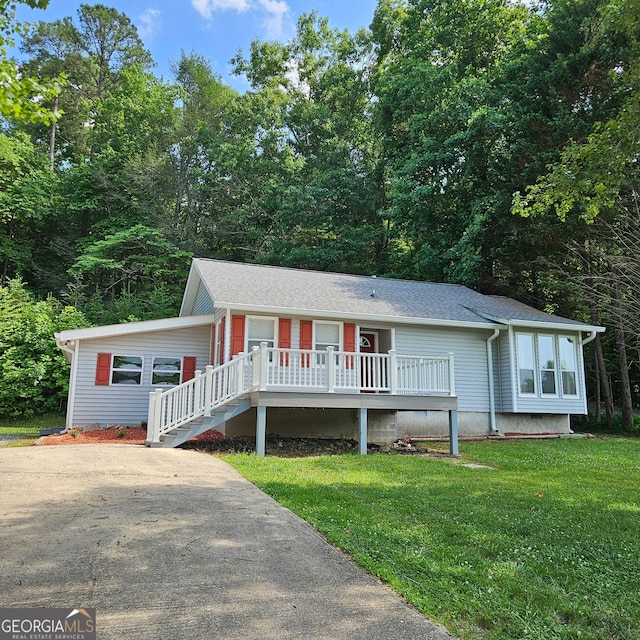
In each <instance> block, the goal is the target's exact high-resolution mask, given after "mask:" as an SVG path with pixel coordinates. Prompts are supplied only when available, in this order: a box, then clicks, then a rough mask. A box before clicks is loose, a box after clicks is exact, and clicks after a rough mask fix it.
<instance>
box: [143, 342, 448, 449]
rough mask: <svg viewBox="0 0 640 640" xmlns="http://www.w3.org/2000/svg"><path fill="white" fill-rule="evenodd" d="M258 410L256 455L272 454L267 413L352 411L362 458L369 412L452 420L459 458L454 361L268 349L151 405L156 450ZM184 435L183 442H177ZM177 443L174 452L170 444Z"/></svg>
mask: <svg viewBox="0 0 640 640" xmlns="http://www.w3.org/2000/svg"><path fill="white" fill-rule="evenodd" d="M250 407H255V409H256V451H257V454H258V455H259V456H264V454H265V441H266V427H267V410H268V408H269V407H280V408H287V407H290V408H309V409H311V408H323V409H328V408H347V409H355V410H356V411H357V415H358V436H359V451H360V453H361V454H366V451H367V425H368V419H367V415H368V411H369V410H370V409H385V410H425V411H426V410H432V411H433V410H437V411H448V412H449V431H450V452H451V453H452V455H457V453H458V444H457V441H458V438H457V397H456V395H455V380H454V358H453V354H452V353H450V354H448V356H446V357H428V356H419V355H404V354H403V355H400V354H397V353H396V352H395V351H393V350H392V351H389V352H388V353H385V354H379V353H357V352H341V351H335V350H334V349H333V348H331V347H329V348H328V349H326V350H322V351H312V350H301V349H281V348H274V347H269V346H268V345H267V344H266V343H262V344H261V345H260V346H259V347H255V348H254V349H253V351H252V352H251V353H241V354H239V355H237V356H235V357H234V358H233V360H232V361H231V362H228V363H226V364H223V365H221V366H219V367H215V368H214V367H212V366H209V367H207V368H206V370H205V371H204V372H200V371H197V372H196V375H195V377H194V378H193V379H191V380H189V381H187V382H185V383H183V384H181V385H179V386H177V387H173V388H171V389H169V390H166V391H163V390H162V389H156V390H155V391H153V392H151V394H150V399H149V418H148V422H147V445H148V446H177V444H180V443H181V442H185V441H186V440H188V439H189V438H191V437H194V436H195V435H198V433H202V432H203V431H204V430H206V429H208V428H216V425H218V426H219V425H224V421H225V420H226V419H227V418H228V417H230V416H231V413H230V412H231V411H233V412H234V415H237V414H238V413H239V412H241V411H245V410H247V409H248V408H250ZM177 435H180V437H179V438H178V437H176V436H177ZM167 443H171V444H167Z"/></svg>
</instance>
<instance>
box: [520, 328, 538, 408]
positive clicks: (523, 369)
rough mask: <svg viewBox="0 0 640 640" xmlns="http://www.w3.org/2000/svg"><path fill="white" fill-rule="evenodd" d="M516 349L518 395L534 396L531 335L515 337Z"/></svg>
mask: <svg viewBox="0 0 640 640" xmlns="http://www.w3.org/2000/svg"><path fill="white" fill-rule="evenodd" d="M517 349H518V381H519V383H520V393H521V394H524V395H528V394H535V392H536V382H535V351H534V342H533V335H532V334H530V333H519V334H518V336H517Z"/></svg>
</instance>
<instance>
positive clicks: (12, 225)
mask: <svg viewBox="0 0 640 640" xmlns="http://www.w3.org/2000/svg"><path fill="white" fill-rule="evenodd" d="M60 231H61V230H60V228H59V217H58V211H57V209H56V207H55V177H54V176H53V175H52V174H51V172H50V171H48V169H47V166H46V160H45V159H44V158H43V157H42V156H41V155H40V154H39V153H38V150H37V148H36V147H35V146H34V145H33V144H32V143H31V141H30V140H29V138H28V137H27V135H26V134H24V133H23V132H21V131H14V132H13V133H12V134H11V135H5V134H0V282H6V281H7V280H8V279H12V278H16V277H18V276H21V277H25V278H27V277H28V278H29V280H30V281H31V283H32V284H33V285H34V286H36V287H38V286H39V285H40V284H42V279H41V278H40V274H39V273H38V272H41V271H42V270H44V269H45V268H46V267H47V265H48V263H49V262H50V259H51V258H53V262H54V263H55V262H58V259H57V258H56V257H54V256H52V255H51V254H48V251H49V250H50V248H51V245H52V243H53V242H54V239H55V236H56V234H59V233H60ZM52 253H56V252H52Z"/></svg>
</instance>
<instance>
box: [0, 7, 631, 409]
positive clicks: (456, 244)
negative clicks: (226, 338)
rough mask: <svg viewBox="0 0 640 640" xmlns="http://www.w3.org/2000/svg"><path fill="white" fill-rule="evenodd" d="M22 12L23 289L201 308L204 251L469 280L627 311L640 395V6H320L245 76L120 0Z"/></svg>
mask: <svg viewBox="0 0 640 640" xmlns="http://www.w3.org/2000/svg"><path fill="white" fill-rule="evenodd" d="M28 4H30V5H31V6H40V7H43V6H46V1H44V0H29V1H28ZM13 6H14V5H13V4H11V3H9V2H6V1H4V0H0V8H2V9H3V11H2V12H0V15H1V16H2V18H1V22H0V28H1V29H2V34H3V35H2V36H1V38H2V39H1V40H0V49H1V51H0V53H1V54H4V53H5V51H6V46H7V44H8V43H9V42H11V41H12V40H16V41H17V40H18V39H20V40H21V47H22V51H23V53H24V55H25V61H24V62H22V63H20V65H18V64H17V63H15V62H11V61H6V60H5V56H4V55H2V56H0V57H2V59H3V62H1V63H0V64H1V65H2V66H0V77H2V78H3V81H2V83H0V101H2V102H0V108H1V114H2V116H3V118H4V120H3V122H4V126H3V128H2V130H1V132H0V260H1V263H0V264H1V267H2V277H3V279H4V282H5V283H7V282H8V281H9V280H12V279H15V278H22V282H23V283H24V284H23V285H22V286H23V287H25V288H26V289H27V290H29V291H31V292H32V293H33V295H35V296H36V297H38V296H40V297H41V298H42V299H45V298H46V296H47V295H49V294H51V295H53V296H55V297H56V298H59V299H61V300H63V301H65V302H68V303H71V304H73V305H75V306H76V308H77V309H78V310H80V311H83V312H84V314H85V316H84V317H85V318H86V319H87V320H86V321H88V322H94V323H103V322H119V321H126V320H127V319H133V318H140V319H143V318H144V319H147V318H152V317H160V316H166V315H172V314H174V313H176V312H177V308H178V304H179V300H180V295H181V291H182V288H183V285H184V278H185V276H186V269H187V265H188V260H189V258H190V256H192V255H197V256H201V257H212V258H223V259H230V260H239V261H251V262H262V263H270V264H279V265H284V266H294V267H301V268H312V269H320V270H333V271H344V272H349V273H361V274H378V275H386V276H395V277H408V278H417V279H427V280H436V281H447V282H458V283H463V284H467V285H469V286H472V287H475V288H477V289H479V290H480V291H482V292H485V293H491V294H507V295H511V296H513V297H516V298H519V299H521V300H523V301H524V302H528V303H531V304H533V305H535V306H537V307H539V308H541V309H545V310H549V311H556V312H559V313H561V314H564V315H571V316H573V317H575V318H576V319H582V320H586V321H588V322H591V323H602V324H605V325H606V326H609V327H611V328H612V329H613V331H611V332H608V333H607V335H606V336H605V337H604V338H598V340H596V341H595V342H594V345H595V350H597V351H598V353H599V354H600V355H599V356H598V353H596V357H594V359H593V361H591V360H589V361H588V367H589V371H590V376H591V378H592V379H593V380H594V381H598V382H599V384H598V386H597V387H596V389H598V391H597V393H596V394H595V395H594V398H593V400H594V404H595V405H596V406H597V407H599V406H600V397H601V396H603V397H604V399H605V400H606V401H607V406H609V405H610V404H612V403H613V399H612V396H611V393H614V394H615V396H616V398H615V399H616V401H619V402H620V403H621V404H622V405H626V406H627V408H630V407H632V406H633V405H634V404H637V403H638V401H639V400H640V399H639V398H637V397H636V396H635V395H634V393H635V392H634V391H633V389H635V388H638V383H640V367H639V366H638V362H637V359H636V358H635V357H633V356H632V355H629V354H635V353H637V352H638V344H637V339H636V335H637V331H636V330H635V327H637V326H640V320H638V317H640V316H638V308H640V303H638V300H640V293H639V292H638V286H637V284H636V283H637V278H636V277H635V274H636V273H637V270H636V265H637V255H638V247H637V242H636V239H637V236H638V222H637V221H638V219H640V217H639V215H638V211H639V209H638V155H639V150H638V144H639V137H638V131H639V130H640V125H639V122H640V121H639V118H640V115H639V113H640V108H639V105H640V96H639V95H638V91H639V89H638V87H640V76H639V74H640V66H639V60H640V45H639V42H638V33H640V31H639V29H638V26H639V24H640V15H639V12H640V9H639V7H640V3H638V0H546V1H541V2H537V3H525V2H511V1H510V0H467V1H466V2H463V3H452V2H444V1H442V0H379V2H378V6H377V9H376V12H375V15H374V18H373V22H372V24H371V26H370V28H369V29H362V30H360V31H358V32H356V33H350V32H349V31H344V30H339V29H335V28H333V27H332V26H331V25H330V24H329V21H328V20H327V19H326V18H323V17H321V16H319V15H318V14H317V13H315V12H314V13H310V14H307V15H303V16H301V17H300V19H299V20H298V23H297V28H296V33H295V36H294V37H293V38H291V40H290V41H288V42H263V41H254V42H253V43H252V44H251V47H250V49H249V50H248V51H245V52H243V51H239V52H238V53H237V55H236V56H235V57H234V59H233V60H232V64H233V66H234V69H235V73H236V74H238V75H240V76H243V77H244V78H246V80H247V83H248V89H247V90H246V91H245V92H243V93H239V92H238V91H236V90H235V89H233V88H232V87H230V86H228V85H226V84H225V83H224V82H223V81H222V80H221V78H220V77H218V76H217V75H216V74H215V73H214V72H213V70H212V65H211V63H210V61H209V60H207V59H206V58H205V57H203V56H202V55H200V54H198V53H197V52H192V53H189V54H187V53H184V52H183V53H182V55H181V57H180V59H179V60H177V61H175V63H174V65H173V76H174V77H173V79H171V80H164V79H159V78H157V77H156V76H155V75H153V73H152V72H151V70H152V67H153V60H152V58H151V56H150V54H149V52H148V51H146V50H145V48H144V46H143V44H142V41H141V40H140V38H139V35H138V33H137V31H136V28H135V25H134V24H133V23H132V22H131V20H130V19H129V18H128V17H127V16H126V15H125V14H123V13H120V12H118V11H116V10H115V9H112V8H109V7H108V6H105V5H103V4H94V5H89V4H83V5H81V6H80V8H79V9H78V12H77V14H76V15H75V16H67V17H65V18H63V19H61V20H56V21H54V22H41V23H39V24H37V25H35V26H34V27H33V28H32V29H30V30H26V29H25V28H24V27H23V26H22V25H19V24H17V23H16V21H15V13H14V12H13ZM7 78H9V81H7ZM8 82H9V84H8ZM10 83H14V84H10ZM15 83H17V84H15ZM20 87H22V88H20ZM9 89H10V90H9ZM34 96H37V99H36V100H34ZM614 276H615V277H614ZM629 376H630V378H629ZM609 389H613V391H612V392H611V393H610V392H609ZM627 418H628V416H627Z"/></svg>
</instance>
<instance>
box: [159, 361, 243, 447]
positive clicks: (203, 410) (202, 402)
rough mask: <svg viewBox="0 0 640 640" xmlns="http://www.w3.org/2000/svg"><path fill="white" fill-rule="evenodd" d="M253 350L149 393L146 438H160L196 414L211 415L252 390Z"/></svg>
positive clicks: (198, 415)
mask: <svg viewBox="0 0 640 640" xmlns="http://www.w3.org/2000/svg"><path fill="white" fill-rule="evenodd" d="M252 358H253V354H250V353H246V354H240V355H239V356H236V357H234V359H233V360H231V361H230V362H227V363H226V364H223V365H221V366H219V367H213V366H208V367H207V368H206V370H205V371H204V373H203V372H201V371H196V373H195V376H194V377H193V378H192V379H191V380H188V381H187V382H183V383H182V384H180V385H178V386H177V387H173V388H172V389H168V390H167V391H163V390H162V389H156V390H155V391H152V392H151V393H150V394H149V396H150V397H149V418H148V422H147V440H148V441H149V442H160V436H162V435H164V434H166V433H169V432H170V431H172V430H173V429H176V428H177V427H181V426H183V425H186V424H189V423H190V422H192V421H193V420H195V419H196V418H201V417H204V416H210V415H211V414H212V413H213V412H214V411H215V410H216V408H218V407H222V406H223V405H225V404H227V403H228V402H230V401H231V400H233V399H234V398H238V397H240V396H242V395H244V394H245V393H248V392H249V391H250V390H251V386H250V385H249V384H248V382H247V380H248V379H249V376H248V375H247V371H248V370H250V367H251V360H252Z"/></svg>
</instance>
